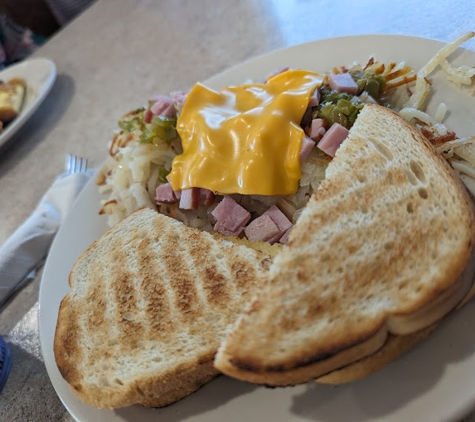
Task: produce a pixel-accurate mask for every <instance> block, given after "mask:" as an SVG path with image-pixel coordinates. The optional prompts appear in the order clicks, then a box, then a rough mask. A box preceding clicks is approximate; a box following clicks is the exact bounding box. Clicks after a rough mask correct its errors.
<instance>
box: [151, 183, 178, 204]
mask: <svg viewBox="0 0 475 422" xmlns="http://www.w3.org/2000/svg"><path fill="white" fill-rule="evenodd" d="M155 199H156V201H157V202H162V203H164V204H173V203H175V202H178V198H177V197H176V195H175V192H174V191H173V188H172V185H171V184H170V183H164V184H163V185H159V186H158V187H157V189H156V191H155Z"/></svg>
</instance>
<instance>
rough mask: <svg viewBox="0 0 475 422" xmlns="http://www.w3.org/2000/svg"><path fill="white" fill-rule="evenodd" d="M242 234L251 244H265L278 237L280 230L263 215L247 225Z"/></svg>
mask: <svg viewBox="0 0 475 422" xmlns="http://www.w3.org/2000/svg"><path fill="white" fill-rule="evenodd" d="M244 234H245V235H246V237H247V238H248V239H249V240H250V241H251V242H256V241H262V242H266V241H268V240H269V239H271V238H273V237H275V236H276V235H280V230H279V228H278V227H277V224H275V222H274V220H272V218H271V217H270V216H269V215H265V214H263V215H261V216H260V217H257V218H256V219H255V220H253V221H251V222H250V223H249V225H248V226H247V227H246V228H245V229H244Z"/></svg>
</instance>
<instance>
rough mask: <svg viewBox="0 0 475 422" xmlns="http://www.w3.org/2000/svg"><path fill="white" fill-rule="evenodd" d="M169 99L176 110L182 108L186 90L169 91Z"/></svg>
mask: <svg viewBox="0 0 475 422" xmlns="http://www.w3.org/2000/svg"><path fill="white" fill-rule="evenodd" d="M170 99H171V100H172V102H173V104H174V105H175V107H176V108H177V109H178V110H181V109H182V108H183V105H184V104H185V100H186V92H185V91H173V92H170Z"/></svg>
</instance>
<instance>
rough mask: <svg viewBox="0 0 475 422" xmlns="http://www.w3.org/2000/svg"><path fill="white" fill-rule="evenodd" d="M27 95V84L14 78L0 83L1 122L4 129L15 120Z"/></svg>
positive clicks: (20, 79)
mask: <svg viewBox="0 0 475 422" xmlns="http://www.w3.org/2000/svg"><path fill="white" fill-rule="evenodd" d="M25 93H26V82H25V80H24V79H22V78H13V79H10V80H9V81H8V82H6V83H3V82H2V83H0V122H1V124H2V128H3V127H5V125H7V124H8V123H10V122H11V121H12V120H14V119H15V118H16V117H17V116H18V115H19V114H20V111H21V108H22V106H23V101H24V98H25Z"/></svg>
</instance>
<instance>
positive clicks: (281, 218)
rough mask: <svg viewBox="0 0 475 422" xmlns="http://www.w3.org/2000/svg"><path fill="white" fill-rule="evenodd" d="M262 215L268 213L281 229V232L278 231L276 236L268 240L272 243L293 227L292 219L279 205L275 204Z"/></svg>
mask: <svg viewBox="0 0 475 422" xmlns="http://www.w3.org/2000/svg"><path fill="white" fill-rule="evenodd" d="M262 215H268V216H269V217H270V218H272V220H273V221H274V223H275V224H276V225H277V227H278V229H279V233H276V235H275V236H273V237H271V238H269V239H268V240H267V241H268V242H269V243H271V244H272V243H275V242H277V241H278V240H279V239H280V238H281V237H282V236H283V235H284V233H285V232H286V231H287V230H289V229H290V228H291V227H292V223H291V222H290V220H289V219H288V218H287V217H286V215H285V214H284V213H283V212H282V211H281V210H280V209H279V207H277V205H273V206H272V207H270V208H269V209H268V210H267V211H266V212H265V213H264V214H262Z"/></svg>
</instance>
